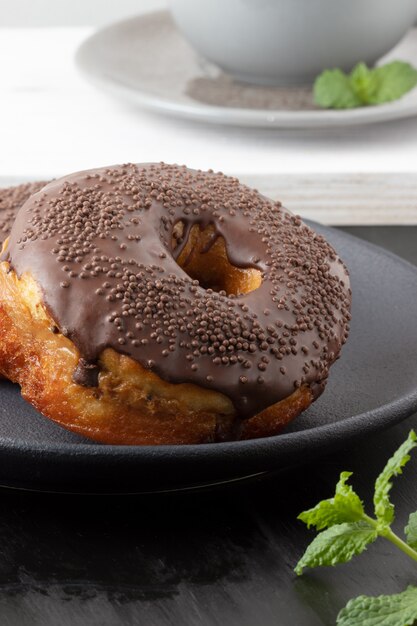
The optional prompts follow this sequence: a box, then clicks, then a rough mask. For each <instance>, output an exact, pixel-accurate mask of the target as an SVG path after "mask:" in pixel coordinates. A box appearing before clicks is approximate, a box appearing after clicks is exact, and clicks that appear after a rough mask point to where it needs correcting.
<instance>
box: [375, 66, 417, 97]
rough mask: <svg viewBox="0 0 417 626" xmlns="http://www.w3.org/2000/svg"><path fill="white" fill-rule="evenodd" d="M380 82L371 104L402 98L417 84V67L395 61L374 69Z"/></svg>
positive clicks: (377, 80)
mask: <svg viewBox="0 0 417 626" xmlns="http://www.w3.org/2000/svg"><path fill="white" fill-rule="evenodd" d="M374 74H375V79H376V82H377V84H378V87H377V89H376V90H375V93H374V94H373V95H372V96H371V97H370V99H369V103H370V104H381V103H383V102H391V101H392V100H397V99H398V98H401V96H403V95H404V94H406V93H407V92H408V91H410V90H411V89H413V87H415V86H416V85H417V69H416V68H414V67H413V66H412V65H410V64H409V63H404V62H402V61H393V62H392V63H387V64H386V65H382V66H381V67H377V68H376V69H375V70H374Z"/></svg>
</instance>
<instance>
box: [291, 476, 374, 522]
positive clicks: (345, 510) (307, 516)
mask: <svg viewBox="0 0 417 626" xmlns="http://www.w3.org/2000/svg"><path fill="white" fill-rule="evenodd" d="M351 475H352V472H342V473H341V474H340V479H339V482H338V483H337V485H336V493H335V495H334V497H333V498H329V499H328V500H322V501H321V502H319V503H318V504H317V505H316V506H315V507H314V508H313V509H309V510H307V511H303V512H302V513H300V515H299V516H298V519H299V520H301V521H302V522H304V523H305V524H307V526H308V527H309V528H310V526H315V528H316V529H317V530H323V528H328V527H329V526H334V525H335V524H342V523H343V522H356V521H359V520H360V519H362V518H363V515H364V510H363V505H362V502H361V499H360V498H359V496H358V495H357V494H356V493H355V492H354V491H353V489H352V487H351V486H350V485H347V484H346V483H347V480H348V479H349V477H350V476H351Z"/></svg>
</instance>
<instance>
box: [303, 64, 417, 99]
mask: <svg viewBox="0 0 417 626" xmlns="http://www.w3.org/2000/svg"><path fill="white" fill-rule="evenodd" d="M416 85H417V69H416V68H414V67H413V66H412V65H410V64H409V63H405V62H404V61H392V62H391V63H387V64H386V65H381V66H379V67H376V68H369V67H367V66H366V65H365V63H358V64H357V65H356V66H355V67H354V68H353V70H352V71H351V72H350V74H346V73H345V72H343V71H342V70H340V69H333V70H324V72H322V73H321V74H320V75H319V76H318V77H317V78H316V80H315V82H314V87H313V91H314V102H315V103H316V104H317V105H318V106H320V107H323V108H326V109H353V108H356V107H361V106H367V105H376V104H383V103H384V102H391V101H392V100H398V98H401V97H402V96H403V95H404V94H406V93H407V92H408V91H410V90H411V89H413V88H414V87H415V86H416Z"/></svg>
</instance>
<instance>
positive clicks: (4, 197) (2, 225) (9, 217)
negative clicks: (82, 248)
mask: <svg viewBox="0 0 417 626" xmlns="http://www.w3.org/2000/svg"><path fill="white" fill-rule="evenodd" d="M45 185H46V182H35V183H23V184H21V185H14V186H13V187H3V188H0V246H1V245H2V244H3V241H4V240H5V239H6V238H7V236H8V235H9V234H10V230H11V228H12V225H13V222H14V220H15V217H16V215H17V212H18V210H19V209H20V207H21V206H22V204H24V203H25V202H26V200H27V199H28V198H29V197H30V196H31V195H32V194H33V193H36V192H37V191H39V189H42V187H44V186H45ZM1 378H3V377H2V376H1V374H0V380H1Z"/></svg>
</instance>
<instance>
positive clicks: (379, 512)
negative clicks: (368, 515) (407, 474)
mask: <svg viewBox="0 0 417 626" xmlns="http://www.w3.org/2000/svg"><path fill="white" fill-rule="evenodd" d="M416 446H417V436H416V434H415V432H414V430H412V431H410V434H409V435H408V437H407V439H406V441H404V443H403V444H402V445H401V446H400V447H399V448H398V450H397V451H396V452H394V454H393V455H392V457H391V458H390V459H389V460H388V463H387V464H386V466H385V467H384V469H383V470H382V472H381V473H380V475H379V476H378V478H377V479H376V483H375V494H374V506H375V515H376V517H377V519H378V521H379V522H381V523H382V524H383V525H384V526H389V525H390V524H392V522H393V520H394V505H393V504H391V502H390V499H389V492H390V490H391V487H392V482H391V479H392V478H393V477H394V476H398V475H399V474H402V468H403V467H404V465H405V464H406V463H408V461H409V460H410V455H409V452H410V450H412V449H413V448H415V447H416Z"/></svg>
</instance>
